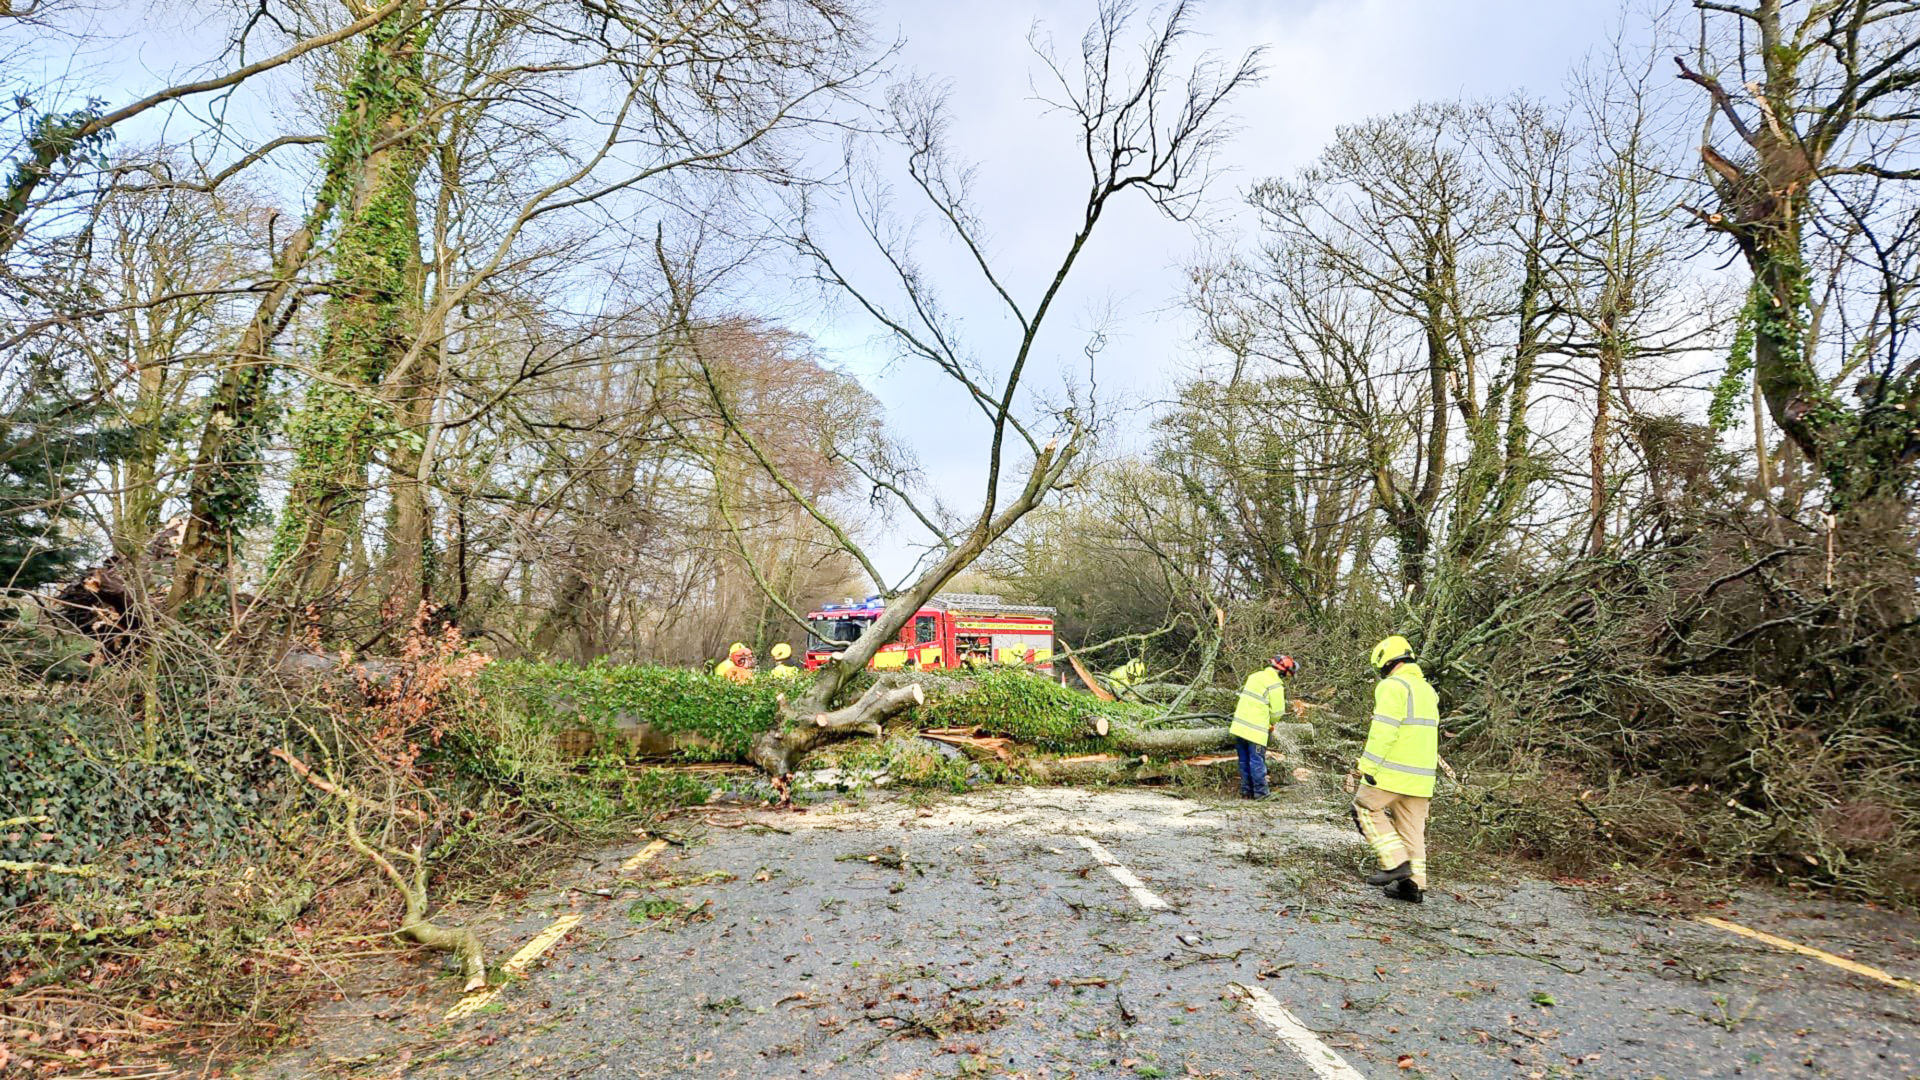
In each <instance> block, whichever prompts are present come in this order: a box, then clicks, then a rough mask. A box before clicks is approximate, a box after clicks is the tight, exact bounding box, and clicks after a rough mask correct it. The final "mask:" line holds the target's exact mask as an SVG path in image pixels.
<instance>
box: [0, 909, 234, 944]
mask: <svg viewBox="0 0 1920 1080" xmlns="http://www.w3.org/2000/svg"><path fill="white" fill-rule="evenodd" d="M206 918H207V917H206V916H205V915H165V916H161V917H160V918H157V919H148V920H147V921H146V922H142V923H134V924H132V925H131V926H96V927H94V928H93V929H91V930H45V931H39V932H35V933H22V934H7V935H4V936H0V945H89V944H92V943H93V942H96V941H100V940H102V939H105V938H136V937H144V936H146V935H148V934H153V933H158V932H160V931H163V930H178V929H181V928H182V927H187V926H193V925H195V924H197V923H201V922H205V921H206Z"/></svg>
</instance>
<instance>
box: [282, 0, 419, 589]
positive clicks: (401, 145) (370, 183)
mask: <svg viewBox="0 0 1920 1080" xmlns="http://www.w3.org/2000/svg"><path fill="white" fill-rule="evenodd" d="M419 19H420V7H419V5H418V4H417V3H415V4H409V5H407V6H406V7H405V8H403V9H402V11H401V12H400V13H399V14H398V15H396V16H395V17H394V18H393V19H392V20H391V22H390V23H389V24H387V25H382V26H380V27H378V28H376V29H375V30H373V31H372V32H371V33H370V34H369V35H368V42H367V52H366V54H365V55H364V56H363V57H362V58H361V61H360V64H359V66H358V68H357V69H356V71H355V73H354V78H353V81H352V82H351V83H350V84H349V85H348V88H347V95H346V98H347V108H348V112H347V114H346V116H345V118H344V120H345V123H344V124H343V125H342V127H343V128H344V129H345V130H344V132H343V133H342V134H340V135H336V137H335V140H334V143H335V150H334V152H335V153H340V154H345V155H348V156H349V157H351V158H352V159H353V160H354V161H356V162H357V163H358V168H357V169H353V170H351V171H350V172H349V173H348V175H349V187H350V190H349V192H348V194H347V199H346V204H345V206H346V209H345V211H344V213H343V214H342V218H341V223H340V228H339V231H338V233H337V234H336V237H335V243H334V253H333V264H334V278H335V280H334V284H333V289H332V292H331V296H330V298H329V300H328V302H327V325H326V331H325V334H324V336H323V337H322V339H321V343H320V358H319V364H318V367H319V368H320V375H321V378H320V379H319V380H317V381H315V382H314V383H313V384H312V385H311V386H309V387H308V389H307V394H306V398H305V400H304V401H303V402H302V404H301V407H300V410H299V411H298V412H297V413H296V414H295V416H294V418H293V420H292V422H291V423H290V424H289V427H288V432H289V434H290V435H291V437H292V438H291V441H292V443H293V471H292V475H291V476H290V477H289V481H288V483H289V489H290V490H289V491H288V494H287V505H286V509H285V511H284V512H283V514H282V517H281V521H280V528H279V530H278V532H277V534H276V536H275V538H274V552H273V556H274V559H273V561H274V566H275V569H276V571H277V572H279V573H282V574H284V575H285V576H284V584H285V587H286V589H287V591H288V593H289V595H290V596H291V597H292V598H293V599H294V600H295V601H296V602H305V601H311V600H315V599H318V598H320V597H322V596H325V595H326V594H328V593H330V592H331V591H332V590H333V587H334V585H335V583H336V582H337V580H338V577H339V572H340V559H341V557H342V555H343V554H344V553H345V551H346V548H347V530H348V529H349V528H354V527H357V525H358V522H359V513H360V510H361V507H362V506H363V504H364V503H365V500H366V495H367V491H366V488H367V477H366V474H367V466H368V463H369V461H370V460H371V458H372V454H373V447H374V443H375V442H376V441H377V440H378V439H380V438H381V437H382V436H383V434H384V431H383V428H384V423H383V421H385V420H386V419H387V417H386V415H385V414H386V412H387V411H388V410H387V409H386V408H385V407H384V403H383V402H382V401H381V400H380V396H379V394H378V392H377V386H378V384H379V382H380V380H381V379H382V378H383V377H385V375H386V374H387V372H388V371H389V370H390V369H391V368H392V367H393V365H394V362H395V361H396V360H398V359H399V358H400V357H402V356H405V355H406V354H407V352H408V348H409V346H411V345H412V343H413V341H414V339H415V338H416V337H417V335H418V334H419V332H420V318H421V289H422V287H423V285H424V281H425V278H424V271H423V268H422V265H421V257H420V228H419V209H418V205H417V197H416V193H415V187H416V185H417V184H418V182H419V179H420V173H421V169H422V168H423V166H424V164H425V155H424V154H423V153H422V149H421V145H420V136H419V132H418V130H417V129H418V126H419V125H420V124H421V123H422V122H423V120H424V117H425V113H426V88H425V84H424V75H423V70H424V61H423V58H422V51H423V50H422V47H423V45H424V43H425V42H424V36H425V35H424V33H423V28H422V27H421V25H420V22H419Z"/></svg>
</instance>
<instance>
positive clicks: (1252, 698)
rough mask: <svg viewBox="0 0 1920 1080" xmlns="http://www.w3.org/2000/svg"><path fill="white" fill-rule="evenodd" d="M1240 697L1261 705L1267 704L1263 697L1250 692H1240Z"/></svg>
mask: <svg viewBox="0 0 1920 1080" xmlns="http://www.w3.org/2000/svg"><path fill="white" fill-rule="evenodd" d="M1240 696H1241V697H1243V698H1246V699H1247V700H1248V701H1257V702H1259V703H1260V704H1262V705H1265V704H1266V703H1267V699H1266V698H1265V697H1264V696H1262V695H1260V694H1256V693H1254V692H1253V691H1251V690H1242V691H1240Z"/></svg>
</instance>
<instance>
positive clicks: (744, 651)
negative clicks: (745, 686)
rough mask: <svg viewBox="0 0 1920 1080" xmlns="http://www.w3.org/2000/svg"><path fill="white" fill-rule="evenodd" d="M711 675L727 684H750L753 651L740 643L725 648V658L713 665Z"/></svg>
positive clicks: (743, 643) (751, 679)
mask: <svg viewBox="0 0 1920 1080" xmlns="http://www.w3.org/2000/svg"><path fill="white" fill-rule="evenodd" d="M713 673H714V674H715V675H718V676H720V677H721V678H723V679H726V680H728V681H729V682H737V683H749V682H752V681H753V650H752V649H749V648H747V646H746V643H745V642H740V641H736V642H734V643H733V644H731V645H729V646H727V658H726V659H725V660H722V661H720V662H719V663H718V664H716V665H714V668H713Z"/></svg>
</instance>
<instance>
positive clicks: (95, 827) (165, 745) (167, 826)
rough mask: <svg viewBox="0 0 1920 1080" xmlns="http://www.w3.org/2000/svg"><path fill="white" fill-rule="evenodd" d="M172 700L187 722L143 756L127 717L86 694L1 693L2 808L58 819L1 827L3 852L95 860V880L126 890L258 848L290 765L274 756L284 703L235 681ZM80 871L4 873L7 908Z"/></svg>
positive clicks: (69, 886) (11, 813) (48, 891)
mask: <svg viewBox="0 0 1920 1080" xmlns="http://www.w3.org/2000/svg"><path fill="white" fill-rule="evenodd" d="M169 704H171V705H174V706H177V707H179V708H180V709H181V711H182V713H184V714H185V715H184V717H183V718H184V719H185V720H186V722H181V723H170V724H166V725H164V727H163V729H162V730H160V731H159V732H157V733H156V735H155V751H156V752H155V753H154V754H152V755H151V756H146V755H141V754H136V753H133V752H132V751H131V750H130V748H129V747H128V744H129V743H132V742H134V741H136V740H133V739H131V738H128V737H127V735H128V732H127V731H126V730H125V728H126V724H125V719H124V718H115V717H113V716H112V715H111V714H110V712H109V711H107V710H102V709H100V708H99V707H98V706H96V705H93V704H91V703H90V702H88V701H87V700H85V699H83V698H81V697H77V696H76V697H70V698H66V697H63V698H56V699H52V700H38V699H28V698H26V697H25V696H24V695H9V696H5V697H0V760H5V761H6V762H7V769H6V771H5V773H4V775H0V818H14V817H32V816H38V815H45V816H46V817H47V818H49V819H50V820H49V821H48V822H47V823H46V824H38V825H27V826H23V827H19V828H14V829H10V830H8V831H6V832H4V833H0V858H6V859H13V860H16V861H20V862H54V863H65V864H68V865H94V866H98V867H99V868H100V870H101V872H102V875H103V876H102V877H100V878H96V879H86V880H85V884H86V885H87V887H89V888H96V889H98V888H105V889H109V890H114V891H121V890H128V889H148V888H152V887H155V886H157V885H159V884H161V883H163V882H164V881H166V880H167V879H168V877H169V876H170V875H172V874H175V873H176V872H183V871H189V870H192V869H195V868H199V867H204V866H207V865H209V864H211V863H212V862H214V861H217V860H220V859H224V858H230V857H236V856H240V855H245V854H249V853H255V852H257V851H258V850H259V847H260V844H261V843H262V842H263V841H264V840H265V839H266V835H267V833H266V831H265V830H263V828H262V822H261V815H262V812H263V810H264V808H265V807H266V805H267V804H268V802H269V801H270V798H269V797H270V796H271V795H272V794H273V793H274V792H276V791H277V789H278V785H279V784H280V783H282V782H283V781H284V777H285V772H284V769H283V768H282V767H281V766H280V765H279V763H278V762H276V761H274V760H272V759H271V758H269V757H268V751H269V750H271V749H272V748H273V747H275V746H277V745H279V744H280V741H281V738H282V732H281V726H280V724H279V722H278V721H277V719H276V715H277V713H276V710H273V709H268V708H264V707H262V706H261V704H260V703H258V702H256V701H253V700H251V699H249V698H248V697H247V696H246V695H235V694H232V693H231V692H229V693H224V694H222V695H221V696H220V697H219V698H218V699H217V700H216V699H215V698H213V697H212V696H208V697H205V698H201V699H199V700H187V701H179V702H172V703H169ZM187 710H191V711H190V712H189V711H187ZM81 883H82V879H78V878H73V877H64V876H59V875H47V874H10V873H7V874H0V909H7V908H13V907H17V906H19V905H20V904H22V903H25V902H27V901H29V900H32V899H37V898H41V897H49V896H61V895H65V894H67V893H70V892H72V891H73V890H74V889H75V888H76V887H77V886H78V885H80V884H81Z"/></svg>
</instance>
